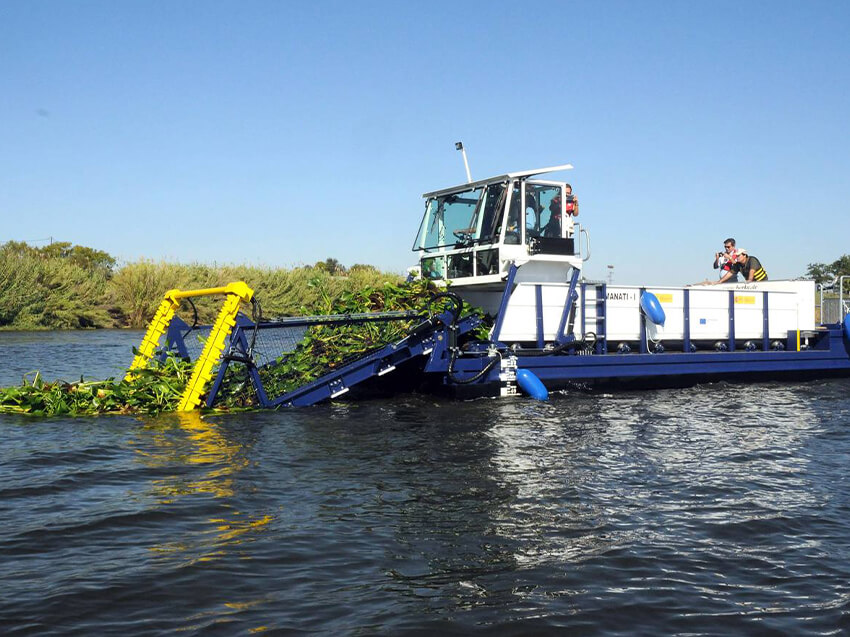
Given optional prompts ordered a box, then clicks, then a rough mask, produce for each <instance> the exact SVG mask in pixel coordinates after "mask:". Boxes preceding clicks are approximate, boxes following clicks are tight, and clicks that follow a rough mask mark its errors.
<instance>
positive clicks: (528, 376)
mask: <svg viewBox="0 0 850 637" xmlns="http://www.w3.org/2000/svg"><path fill="white" fill-rule="evenodd" d="M516 382H517V385H519V386H520V389H522V391H524V392H525V393H526V394H528V395H529V396H531V397H532V398H534V399H535V400H549V390H548V389H546V385H544V384H543V381H541V380H540V379H539V378H537V376H536V375H535V374H534V372H530V371H528V370H527V369H518V370H516Z"/></svg>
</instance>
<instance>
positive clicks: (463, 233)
mask: <svg viewBox="0 0 850 637" xmlns="http://www.w3.org/2000/svg"><path fill="white" fill-rule="evenodd" d="M506 192H507V185H506V184H503V183H501V184H490V185H489V186H487V187H480V188H476V189H474V190H468V191H466V192H459V193H452V194H449V195H443V196H441V197H433V198H431V199H429V200H428V202H427V204H426V207H425V216H424V218H423V219H422V224H421V225H420V227H419V234H418V235H417V237H416V245H415V246H414V248H413V249H414V250H425V251H426V252H428V251H431V250H435V249H438V248H451V247H468V246H473V245H479V244H482V243H483V244H487V243H495V242H497V241H498V238H499V231H500V230H501V228H502V219H503V218H504V212H505V203H506Z"/></svg>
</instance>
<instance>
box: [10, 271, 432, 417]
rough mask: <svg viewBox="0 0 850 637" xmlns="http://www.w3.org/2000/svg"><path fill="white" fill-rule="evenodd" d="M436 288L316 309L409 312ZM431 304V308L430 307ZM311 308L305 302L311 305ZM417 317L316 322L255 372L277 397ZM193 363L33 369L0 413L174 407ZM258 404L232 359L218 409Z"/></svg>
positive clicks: (401, 331) (376, 294)
mask: <svg viewBox="0 0 850 637" xmlns="http://www.w3.org/2000/svg"><path fill="white" fill-rule="evenodd" d="M435 293H436V289H435V288H434V286H433V284H432V283H430V282H428V281H413V282H409V283H403V284H399V285H393V284H389V283H388V284H385V285H383V286H380V287H374V288H364V289H362V290H359V291H356V292H349V293H345V294H343V295H342V296H340V297H339V298H337V299H331V298H330V297H328V296H327V295H322V297H321V303H322V306H321V307H319V308H316V309H318V310H319V313H322V314H357V313H362V312H381V311H398V310H414V311H416V312H417V313H420V314H421V315H423V316H424V315H426V314H428V313H429V312H434V311H441V310H442V309H444V308H443V306H442V305H441V303H443V302H444V301H445V299H441V300H438V301H437V302H436V303H433V301H432V299H433V298H434V295H435ZM432 305H434V306H435V307H431V306H432ZM311 309H312V308H311ZM415 322H416V319H413V320H410V321H407V320H405V321H391V322H376V323H361V324H355V325H316V326H312V327H310V328H309V329H308V330H307V331H306V332H305V333H304V336H303V338H302V339H301V341H300V342H299V343H298V344H297V345H296V346H295V348H294V349H293V350H292V351H290V352H287V353H285V354H283V355H282V356H279V357H277V358H275V359H274V360H273V361H272V362H270V363H269V364H267V365H265V366H263V367H262V368H261V370H260V374H261V378H262V380H263V385H264V387H265V389H266V393H267V394H268V395H269V396H279V395H282V394H284V393H286V392H288V391H292V390H293V389H295V388H297V387H300V386H302V385H304V384H306V383H309V382H311V381H313V380H315V379H316V378H318V377H320V376H321V375H323V374H325V373H327V372H328V371H332V370H333V369H335V368H338V367H339V366H341V365H343V364H345V363H346V362H348V361H350V360H352V359H354V358H357V357H359V356H362V355H364V354H366V353H368V352H369V351H372V350H374V349H376V348H378V347H382V346H384V345H386V344H387V343H391V342H394V341H397V340H399V339H401V338H404V337H405V336H406V335H407V334H408V332H409V331H410V328H411V327H412V326H413V325H414V323H415ZM192 366H193V364H192V363H191V362H188V361H183V360H181V359H180V358H178V357H177V356H175V355H174V354H172V353H169V354H168V355H167V356H166V357H165V359H164V360H163V361H159V360H152V361H150V363H149V367H148V368H146V369H139V370H134V371H133V378H132V379H131V380H121V381H119V382H115V381H114V380H112V379H110V380H105V381H83V380H82V379H81V380H80V382H78V383H67V382H64V381H55V382H46V381H44V379H42V378H41V376H40V375H39V374H38V373H36V374H35V376H34V377H33V378H31V379H29V378H27V379H25V380H24V382H23V383H22V384H21V385H18V386H15V387H8V388H0V411H3V412H16V413H31V414H34V415H40V416H53V415H72V416H75V415H80V416H82V415H94V414H104V413H119V414H128V413H159V412H163V411H174V410H175V409H176V408H177V405H178V404H179V402H180V398H181V395H182V394H183V390H184V389H185V387H186V383H187V382H188V380H189V377H190V376H191V373H192ZM254 406H257V401H256V397H255V396H254V393H253V389H252V388H251V386H250V383H247V382H246V374H245V370H244V366H242V365H237V364H231V365H230V367H229V369H228V373H227V374H226V375H225V379H224V382H223V384H222V387H221V388H220V390H219V393H218V395H217V397H216V404H215V407H216V408H217V409H238V408H250V407H254Z"/></svg>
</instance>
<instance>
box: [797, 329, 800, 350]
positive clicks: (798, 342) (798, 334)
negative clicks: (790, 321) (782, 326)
mask: <svg viewBox="0 0 850 637" xmlns="http://www.w3.org/2000/svg"><path fill="white" fill-rule="evenodd" d="M797 351H798V352H799V351H800V330H797Z"/></svg>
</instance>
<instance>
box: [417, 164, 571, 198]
mask: <svg viewBox="0 0 850 637" xmlns="http://www.w3.org/2000/svg"><path fill="white" fill-rule="evenodd" d="M572 167H573V165H572V164H563V165H561V166H549V167H548V168H535V169H534V170H523V171H521V172H518V173H505V174H504V175H498V176H496V177H488V178H487V179H479V180H478V181H471V182H468V183H464V184H460V185H458V186H452V187H451V188H443V189H442V190H435V191H433V192H426V193H425V194H424V195H422V196H423V197H424V198H426V199H428V198H430V197H440V196H442V195H448V194H450V193H453V192H462V191H466V190H472V189H473V188H478V187H479V186H486V185H487V184H492V183H499V182H503V181H511V180H512V179H524V178H526V177H533V176H534V175H542V174H545V173H553V172H557V171H559V170H572Z"/></svg>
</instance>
